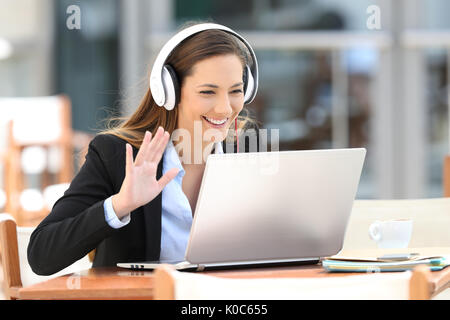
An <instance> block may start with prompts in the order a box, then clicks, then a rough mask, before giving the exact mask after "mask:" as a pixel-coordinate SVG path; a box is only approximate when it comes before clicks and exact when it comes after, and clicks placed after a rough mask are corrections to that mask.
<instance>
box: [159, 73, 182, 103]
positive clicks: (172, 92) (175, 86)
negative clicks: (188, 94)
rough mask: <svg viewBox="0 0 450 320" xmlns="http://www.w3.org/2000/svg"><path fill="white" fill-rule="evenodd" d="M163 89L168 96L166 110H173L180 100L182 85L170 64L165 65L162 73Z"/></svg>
mask: <svg viewBox="0 0 450 320" xmlns="http://www.w3.org/2000/svg"><path fill="white" fill-rule="evenodd" d="M162 80H163V87H164V91H165V94H166V101H165V103H164V108H166V109H167V110H172V109H173V108H174V107H175V106H176V105H177V104H178V102H179V100H180V84H179V82H178V77H177V73H176V72H175V70H174V69H173V68H172V67H171V66H170V65H168V64H166V65H164V68H163V73H162Z"/></svg>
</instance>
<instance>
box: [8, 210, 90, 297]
mask: <svg viewBox="0 0 450 320" xmlns="http://www.w3.org/2000/svg"><path fill="white" fill-rule="evenodd" d="M33 230H34V228H33V227H17V225H16V222H15V221H14V218H13V217H12V216H11V215H9V214H5V213H3V214H0V249H1V252H2V266H3V287H4V292H5V296H6V297H7V298H8V299H17V298H19V294H18V293H19V289H20V288H22V287H27V286H30V285H32V284H34V283H38V282H42V281H45V280H48V279H51V278H54V277H57V276H60V275H63V274H68V273H73V272H78V271H81V270H85V269H89V268H90V267H91V266H92V263H91V262H90V261H89V259H88V256H87V255H86V256H85V257H84V258H82V259H80V260H78V261H77V262H75V263H74V264H72V265H70V266H68V267H67V268H65V269H63V270H61V271H60V272H58V273H55V274H53V275H51V276H39V275H37V274H35V273H34V272H33V271H32V270H31V267H30V265H29V264H28V258H27V247H28V242H29V240H30V236H31V233H32V232H33Z"/></svg>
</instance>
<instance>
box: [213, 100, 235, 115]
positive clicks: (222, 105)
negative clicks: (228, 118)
mask: <svg viewBox="0 0 450 320" xmlns="http://www.w3.org/2000/svg"><path fill="white" fill-rule="evenodd" d="M232 111H233V108H232V107H231V103H230V99H229V97H228V96H227V95H225V96H222V97H221V98H220V100H219V101H218V103H217V104H216V106H215V107H214V112H215V113H216V114H223V115H230V114H231V113H232Z"/></svg>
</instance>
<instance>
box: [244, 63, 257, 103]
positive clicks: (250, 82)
mask: <svg viewBox="0 0 450 320" xmlns="http://www.w3.org/2000/svg"><path fill="white" fill-rule="evenodd" d="M245 70H246V71H245V72H244V92H245V93H244V104H247V103H248V101H249V100H250V99H251V97H252V95H253V91H254V90H255V79H254V78H253V75H252V71H251V70H250V67H249V66H248V65H245Z"/></svg>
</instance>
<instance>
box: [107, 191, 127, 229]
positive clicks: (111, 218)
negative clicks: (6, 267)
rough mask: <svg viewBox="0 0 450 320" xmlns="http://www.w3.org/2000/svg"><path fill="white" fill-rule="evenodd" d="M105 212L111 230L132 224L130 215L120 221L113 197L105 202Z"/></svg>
mask: <svg viewBox="0 0 450 320" xmlns="http://www.w3.org/2000/svg"><path fill="white" fill-rule="evenodd" d="M103 208H104V210H105V220H106V222H107V223H108V224H109V226H110V227H111V228H114V229H119V228H122V227H124V226H126V225H127V224H128V223H129V222H130V220H131V219H130V214H127V215H126V216H124V217H123V218H122V219H120V220H119V218H118V217H117V215H116V213H115V212H114V208H113V205H112V196H111V197H109V198H108V199H106V200H105V202H104V203H103Z"/></svg>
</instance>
